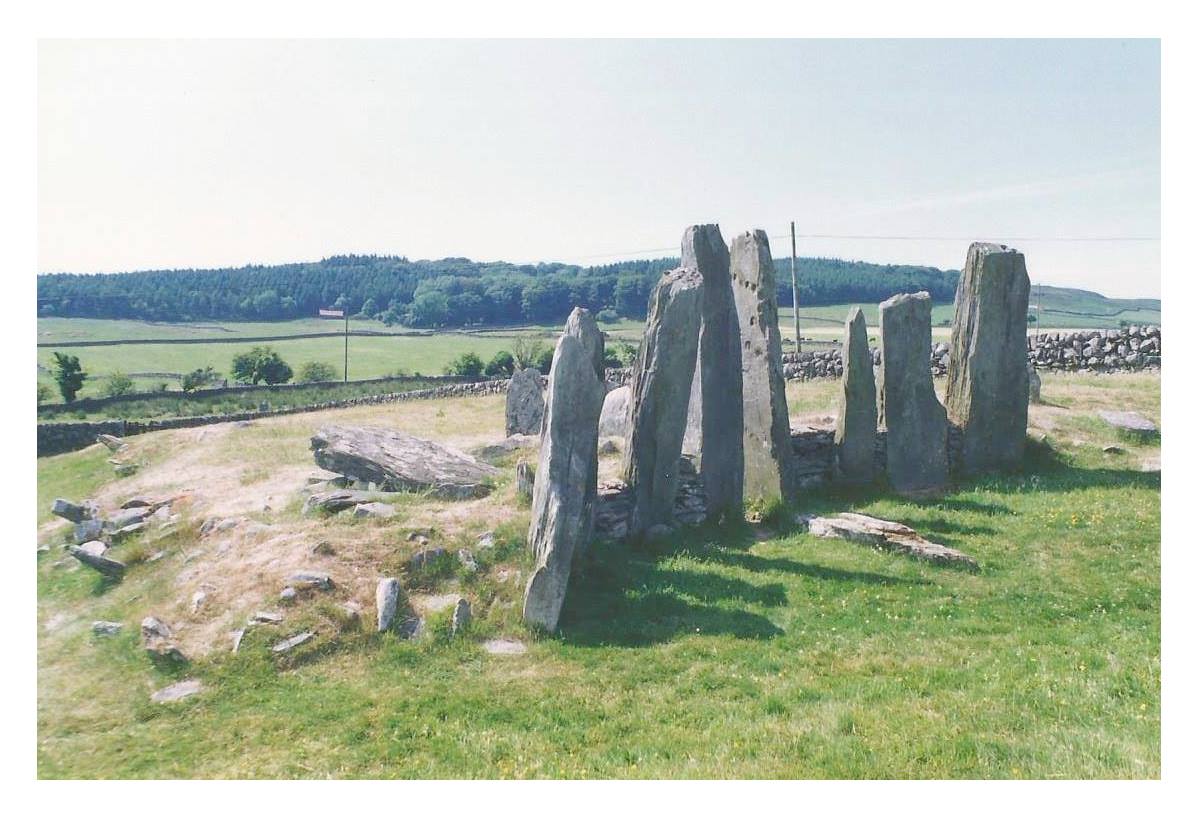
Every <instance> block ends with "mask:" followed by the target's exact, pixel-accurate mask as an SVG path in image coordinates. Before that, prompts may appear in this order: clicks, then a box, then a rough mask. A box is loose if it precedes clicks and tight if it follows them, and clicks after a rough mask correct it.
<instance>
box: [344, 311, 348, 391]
mask: <svg viewBox="0 0 1196 815" xmlns="http://www.w3.org/2000/svg"><path fill="white" fill-rule="evenodd" d="M345 384H346V385H347V384H349V309H348V307H346V308H345Z"/></svg>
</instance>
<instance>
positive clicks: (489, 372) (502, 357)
mask: <svg viewBox="0 0 1196 815" xmlns="http://www.w3.org/2000/svg"><path fill="white" fill-rule="evenodd" d="M513 373H515V358H514V357H513V356H511V352H510V351H499V352H498V353H497V354H495V355H494V358H493V359H491V360H490V361H489V362H487V363H486V376H510V375H511V374H513Z"/></svg>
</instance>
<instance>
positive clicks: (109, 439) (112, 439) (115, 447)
mask: <svg viewBox="0 0 1196 815" xmlns="http://www.w3.org/2000/svg"><path fill="white" fill-rule="evenodd" d="M96 441H97V442H98V443H100V444H102V445H104V446H105V447H107V448H108V449H109V450H111V451H112V452H114V453H117V452H120V450H121V449H122V448H123V447H124V446H125V440H124V439H122V438H120V437H119V436H111V435H109V434H107V433H101V434H100V435H98V436H96Z"/></svg>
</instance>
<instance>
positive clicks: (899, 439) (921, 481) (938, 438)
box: [879, 291, 947, 496]
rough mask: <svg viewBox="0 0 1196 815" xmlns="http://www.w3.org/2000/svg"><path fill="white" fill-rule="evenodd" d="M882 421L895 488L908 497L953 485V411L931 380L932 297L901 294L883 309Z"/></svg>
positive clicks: (888, 462) (881, 358)
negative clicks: (949, 417)
mask: <svg viewBox="0 0 1196 815" xmlns="http://www.w3.org/2000/svg"><path fill="white" fill-rule="evenodd" d="M880 346H881V351H880V353H881V356H880V373H879V381H880V393H879V402H880V421H881V423H882V424H883V425H884V427H885V431H886V432H885V447H886V453H887V456H886V465H885V467H886V471H887V473H888V477H889V484H890V486H892V488H893V489H894V490H896V491H897V492H898V493H899V494H902V495H911V496H916V495H921V494H931V493H934V492H937V491H939V490H941V489H943V487H945V486H946V484H947V411H946V410H944V409H943V406H942V405H940V404H939V400H938V397H936V396H935V395H934V381H933V380H932V379H931V378H930V295H929V294H927V293H926V292H924V291H920V292H918V293H917V294H898V295H894V296H893V297H890V298H889V299H888V300H885V301H884V302H883V303H881V304H880Z"/></svg>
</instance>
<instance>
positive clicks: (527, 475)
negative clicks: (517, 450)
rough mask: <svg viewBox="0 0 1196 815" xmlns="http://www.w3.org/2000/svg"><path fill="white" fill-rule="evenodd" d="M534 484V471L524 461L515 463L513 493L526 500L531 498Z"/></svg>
mask: <svg viewBox="0 0 1196 815" xmlns="http://www.w3.org/2000/svg"><path fill="white" fill-rule="evenodd" d="M535 486H536V471H535V470H533V469H532V465H531V464H529V463H528V462H526V461H521V462H519V463H518V464H516V465H515V494H516V495H518V496H519V497H521V498H526V499H527V500H529V501H530V500H531V499H532V492H533V491H534V490H535Z"/></svg>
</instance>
